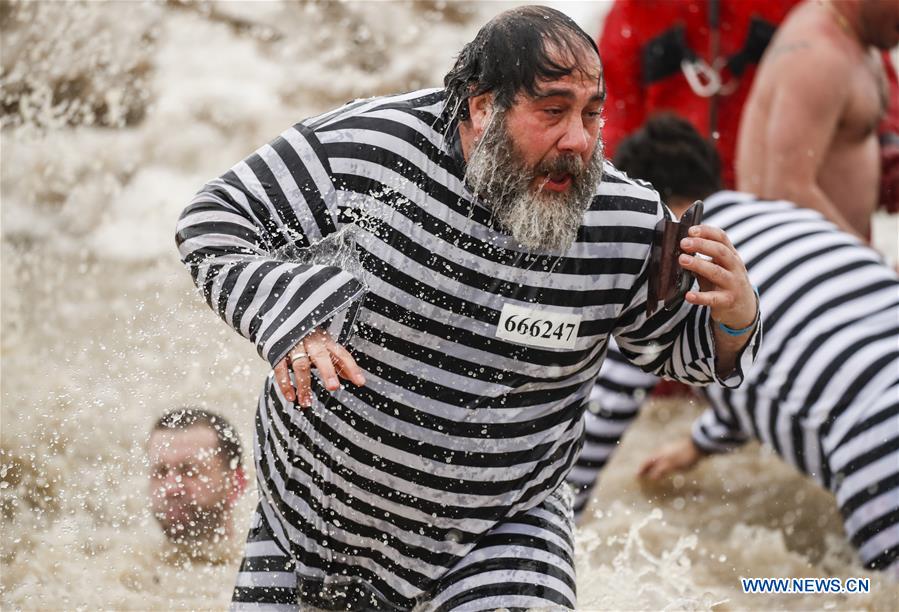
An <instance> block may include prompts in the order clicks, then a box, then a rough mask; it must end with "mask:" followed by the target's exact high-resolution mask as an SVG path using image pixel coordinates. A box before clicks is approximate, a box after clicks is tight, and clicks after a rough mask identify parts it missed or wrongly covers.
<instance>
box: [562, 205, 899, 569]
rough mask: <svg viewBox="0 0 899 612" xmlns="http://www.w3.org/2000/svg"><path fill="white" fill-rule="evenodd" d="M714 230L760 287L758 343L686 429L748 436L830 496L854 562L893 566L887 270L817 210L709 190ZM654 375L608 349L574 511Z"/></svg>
mask: <svg viewBox="0 0 899 612" xmlns="http://www.w3.org/2000/svg"><path fill="white" fill-rule="evenodd" d="M705 222H707V223H708V224H709V225H715V226H718V227H720V228H722V229H724V230H725V231H726V232H727V235H728V236H729V237H730V239H731V240H732V241H733V244H734V246H736V248H737V250H738V252H739V253H740V255H741V257H742V259H743V261H744V263H745V264H746V267H747V269H748V270H749V277H750V279H751V280H752V282H753V284H755V286H756V287H758V290H759V295H760V296H761V309H762V316H763V318H764V321H765V343H764V346H763V347H762V348H761V350H760V351H759V354H758V357H757V360H756V362H755V364H754V365H753V367H752V368H751V369H750V371H749V372H748V374H747V378H746V382H745V383H744V384H743V385H742V386H741V387H740V388H739V389H719V388H714V387H709V388H707V389H704V390H703V395H705V397H706V399H707V400H708V401H709V404H710V407H709V408H707V409H706V410H705V411H704V412H703V413H702V414H701V415H700V416H699V417H698V418H697V420H696V421H695V422H694V425H693V440H694V442H695V443H696V445H697V446H698V447H700V448H701V449H703V450H704V451H706V452H709V453H719V452H726V451H728V450H731V449H733V448H734V447H736V446H738V445H740V444H742V443H743V442H745V441H747V440H749V439H751V438H754V439H757V440H759V441H761V442H762V443H764V444H767V445H770V446H771V447H772V448H773V450H774V451H775V452H777V454H779V455H780V456H781V457H783V458H784V459H785V460H786V461H788V462H789V463H791V464H793V465H794V466H796V468H797V469H799V470H800V471H802V472H803V473H805V474H808V475H809V476H811V477H812V478H813V479H815V481H816V482H818V483H819V484H821V486H823V487H826V488H829V489H830V490H832V491H833V493H834V494H835V495H836V499H837V503H838V504H839V507H840V510H841V511H842V514H843V517H844V524H845V528H846V532H847V534H848V536H849V538H850V539H851V541H852V543H853V544H854V545H855V546H856V547H857V548H858V551H859V555H860V557H861V559H862V561H863V562H864V563H865V565H866V566H868V567H870V568H877V569H886V568H889V572H890V573H893V574H896V575H897V578H899V562H897V558H899V281H897V278H896V275H895V273H894V272H893V271H892V270H890V269H889V268H888V267H886V266H884V265H883V264H882V263H881V262H880V261H879V259H878V257H877V255H876V254H875V253H874V252H873V251H871V250H870V249H868V248H867V247H864V246H862V245H861V244H859V242H858V241H856V240H855V239H854V238H852V237H850V236H849V235H848V234H844V233H842V232H840V231H838V230H837V229H836V228H835V227H834V226H833V225H832V224H830V223H829V222H828V221H826V220H824V219H823V218H822V217H821V216H820V215H819V214H818V213H817V212H814V211H811V210H806V209H798V208H796V207H794V206H793V205H792V204H790V203H787V202H782V201H760V200H756V199H754V198H753V196H750V195H748V194H741V193H736V192H719V193H716V194H714V195H713V196H712V197H710V198H709V199H707V200H706V202H705ZM656 382H657V378H656V377H654V376H651V375H649V374H646V373H645V372H642V371H640V370H636V369H635V368H633V366H631V365H630V364H628V363H627V362H626V361H625V359H624V358H623V357H622V356H621V355H620V354H618V353H616V351H615V347H614V345H613V346H612V348H611V349H610V351H609V356H608V358H607V359H606V362H605V363H604V364H603V367H602V370H601V372H600V375H599V378H598V379H597V385H596V387H594V390H593V392H592V394H591V405H590V410H588V411H587V418H586V421H587V424H586V429H587V432H586V436H585V437H586V441H585V443H584V448H583V452H582V453H581V455H580V457H579V459H578V462H577V464H576V466H575V467H574V469H573V470H572V472H571V474H570V475H569V482H570V483H571V484H572V485H573V486H574V488H575V489H576V490H577V491H578V495H577V499H576V503H575V509H576V513H580V512H581V511H582V510H583V508H584V506H585V505H586V503H587V501H588V498H589V495H590V490H591V488H592V486H593V483H594V481H595V479H596V477H597V476H598V474H599V471H600V470H601V469H602V467H603V466H604V465H605V463H606V461H608V460H609V457H610V455H611V454H612V452H613V451H614V449H615V447H616V446H617V444H618V441H619V439H620V438H621V435H622V434H623V433H624V431H625V430H626V429H627V427H628V425H629V424H630V422H631V421H632V420H633V419H634V418H635V417H636V415H637V411H638V410H639V408H640V405H641V404H642V402H643V398H645V396H646V393H647V392H648V391H649V390H651V389H652V387H653V386H654V385H655V383H656Z"/></svg>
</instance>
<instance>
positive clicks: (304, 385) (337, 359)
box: [275, 329, 365, 408]
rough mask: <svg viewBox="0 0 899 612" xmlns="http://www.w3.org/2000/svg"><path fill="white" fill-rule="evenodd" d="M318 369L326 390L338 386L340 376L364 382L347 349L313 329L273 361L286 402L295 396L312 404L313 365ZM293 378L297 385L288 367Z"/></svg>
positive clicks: (324, 331)
mask: <svg viewBox="0 0 899 612" xmlns="http://www.w3.org/2000/svg"><path fill="white" fill-rule="evenodd" d="M313 366H314V367H316V368H317V369H318V375H319V377H320V378H321V380H322V383H324V385H325V389H327V390H328V391H337V389H339V388H340V381H339V380H337V377H338V376H340V377H341V378H344V379H346V380H349V381H350V382H352V383H353V384H354V385H356V386H357V387H361V386H362V385H364V384H365V376H364V375H363V374H362V369H361V368H360V367H359V366H358V365H357V364H356V360H355V359H353V356H352V355H350V352H349V351H348V350H346V349H345V348H344V347H342V346H340V345H339V344H337V343H336V342H335V341H334V340H333V339H332V338H331V334H329V333H328V332H327V331H326V330H323V329H316V330H315V331H313V332H311V333H309V335H307V336H306V337H305V338H303V339H302V340H300V341H299V342H298V343H297V345H296V346H295V347H293V348H292V349H290V351H288V353H287V355H286V356H285V357H284V359H282V360H281V361H279V362H278V363H277V364H276V365H275V381H276V382H277V383H278V387H279V388H280V389H281V394H282V395H284V397H285V398H286V399H287V401H289V402H293V401H296V400H297V396H299V404H300V406H302V407H304V408H307V407H309V406H312V367H313ZM291 370H293V374H294V378H295V379H296V383H297V386H296V389H294V387H293V384H292V383H291V381H290V371H291Z"/></svg>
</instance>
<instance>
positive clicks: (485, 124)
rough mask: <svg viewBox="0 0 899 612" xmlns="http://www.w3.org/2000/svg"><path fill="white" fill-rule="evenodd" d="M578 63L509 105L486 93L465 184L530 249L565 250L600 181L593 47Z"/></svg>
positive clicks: (599, 91) (598, 87)
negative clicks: (495, 102) (492, 99)
mask: <svg viewBox="0 0 899 612" xmlns="http://www.w3.org/2000/svg"><path fill="white" fill-rule="evenodd" d="M591 58H592V59H591ZM579 65H580V66H584V67H583V68H582V69H580V70H576V71H574V72H573V73H572V74H569V75H566V76H564V77H562V78H560V79H557V80H553V81H542V82H539V83H538V84H537V92H536V94H535V95H530V94H528V93H525V92H522V93H520V94H519V95H518V96H517V97H516V99H515V101H514V103H513V104H512V106H511V107H510V108H509V109H506V110H503V109H498V108H493V106H492V104H491V102H490V100H489V98H487V99H486V105H485V106H484V110H482V111H481V112H482V113H483V115H484V118H483V120H481V122H480V124H479V126H478V127H479V128H480V129H479V130H478V138H477V141H476V144H475V147H474V150H473V152H472V154H471V156H470V159H469V160H468V167H467V170H466V179H467V181H468V183H469V185H470V186H471V187H472V189H473V190H474V191H475V192H476V193H478V194H479V195H480V196H482V197H483V198H484V199H485V200H486V201H487V202H488V203H489V205H490V206H492V208H493V210H494V213H495V214H496V216H497V219H498V220H499V221H500V223H501V224H502V225H503V226H504V228H505V229H506V230H507V231H509V233H511V234H512V236H513V237H514V238H516V239H517V240H518V241H519V242H520V243H522V244H523V245H524V246H526V247H528V248H531V249H538V250H550V251H565V250H567V249H568V248H569V247H570V246H571V243H572V242H573V241H574V238H575V236H576V233H577V229H578V228H579V227H580V225H581V222H582V218H583V213H584V210H586V208H587V206H588V205H589V203H590V201H591V199H592V196H593V194H594V191H595V189H596V186H597V185H598V184H599V181H600V180H601V176H602V162H603V157H602V143H601V140H600V128H601V127H602V120H601V118H600V111H601V108H602V101H603V98H604V90H603V83H602V78H601V70H600V66H599V60H598V58H596V56H595V54H593V53H592V51H591V52H590V53H589V54H588V53H585V54H584V56H583V57H581V58H579ZM485 95H487V94H485ZM484 102H485V100H480V101H477V102H475V104H484ZM475 110H480V109H479V108H477V107H476V108H475ZM472 116H473V117H474V118H475V121H477V116H476V115H475V113H472Z"/></svg>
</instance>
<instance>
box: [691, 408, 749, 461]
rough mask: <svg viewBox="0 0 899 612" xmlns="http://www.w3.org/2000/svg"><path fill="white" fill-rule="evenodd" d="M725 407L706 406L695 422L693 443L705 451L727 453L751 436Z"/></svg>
mask: <svg viewBox="0 0 899 612" xmlns="http://www.w3.org/2000/svg"><path fill="white" fill-rule="evenodd" d="M723 410H724V409H723V408H721V407H716V406H712V407H709V408H706V409H705V410H704V411H703V412H702V414H700V415H699V417H698V418H697V419H696V420H695V421H694V422H693V431H692V436H693V443H694V444H696V446H698V447H699V449H700V450H702V451H703V452H705V453H726V452H729V451H732V450H734V449H735V448H737V447H738V446H740V445H742V444H744V443H745V442H746V441H747V440H748V439H749V437H748V436H747V435H746V433H745V432H744V431H743V430H742V429H741V428H740V426H739V423H737V422H736V419H735V418H734V417H733V415H727V414H725V413H724V412H723Z"/></svg>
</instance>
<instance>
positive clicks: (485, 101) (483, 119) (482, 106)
mask: <svg viewBox="0 0 899 612" xmlns="http://www.w3.org/2000/svg"><path fill="white" fill-rule="evenodd" d="M492 114H493V94H492V93H490V92H489V91H488V92H486V93H482V94H480V95H477V96H472V97H470V98H468V117H469V119H470V121H471V129H472V132H473V133H474V137H475V138H476V139H480V138H481V134H483V133H484V130H486V129H487V124H488V123H489V122H490V115H492Z"/></svg>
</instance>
